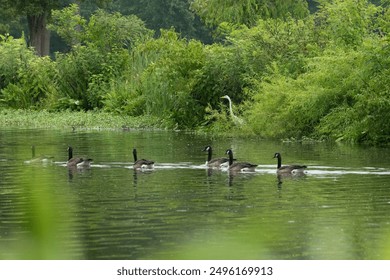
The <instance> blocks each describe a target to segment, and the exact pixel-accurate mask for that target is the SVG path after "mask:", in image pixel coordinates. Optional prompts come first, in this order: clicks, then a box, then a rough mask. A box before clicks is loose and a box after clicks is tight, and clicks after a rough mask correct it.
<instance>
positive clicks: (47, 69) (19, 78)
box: [0, 36, 56, 108]
mask: <svg viewBox="0 0 390 280" xmlns="http://www.w3.org/2000/svg"><path fill="white" fill-rule="evenodd" d="M0 53H1V54H2V55H1V56H0V57H1V58H0V69H1V73H2V74H1V82H0V85H1V88H0V89H1V95H0V97H1V102H2V103H3V104H5V105H7V106H9V107H12V108H30V107H42V106H44V105H45V99H46V97H47V96H48V95H50V94H55V93H56V88H55V85H54V84H53V80H54V77H55V73H56V68H55V63H53V62H52V61H51V60H50V58H48V57H38V56H36V55H35V53H34V51H33V50H31V49H28V48H27V47H26V46H25V44H24V43H23V39H16V40H15V39H13V38H12V37H7V38H6V37H4V36H3V37H2V40H1V44H0Z"/></svg>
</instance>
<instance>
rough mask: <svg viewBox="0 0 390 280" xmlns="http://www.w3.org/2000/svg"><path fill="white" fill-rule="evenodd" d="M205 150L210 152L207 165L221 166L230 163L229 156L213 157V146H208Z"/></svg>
mask: <svg viewBox="0 0 390 280" xmlns="http://www.w3.org/2000/svg"><path fill="white" fill-rule="evenodd" d="M203 152H208V155H207V161H206V165H207V166H208V167H213V168H220V167H227V166H228V165H229V159H228V158H214V159H211V157H212V155H213V149H212V148H211V146H206V147H205V148H204V149H203Z"/></svg>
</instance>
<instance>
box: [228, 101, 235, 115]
mask: <svg viewBox="0 0 390 280" xmlns="http://www.w3.org/2000/svg"><path fill="white" fill-rule="evenodd" d="M228 100H229V110H230V115H232V116H234V114H233V107H232V100H231V99H230V98H229V99H228Z"/></svg>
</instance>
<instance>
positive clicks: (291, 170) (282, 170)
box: [273, 153, 307, 175]
mask: <svg viewBox="0 0 390 280" xmlns="http://www.w3.org/2000/svg"><path fill="white" fill-rule="evenodd" d="M273 158H277V159H278V164H277V173H278V174H279V175H283V174H286V175H289V174H290V175H291V174H303V172H304V171H305V169H306V168H307V166H306V165H297V164H295V165H283V166H282V155H281V154H280V153H275V155H274V157H273Z"/></svg>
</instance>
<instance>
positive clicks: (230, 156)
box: [229, 151, 233, 166]
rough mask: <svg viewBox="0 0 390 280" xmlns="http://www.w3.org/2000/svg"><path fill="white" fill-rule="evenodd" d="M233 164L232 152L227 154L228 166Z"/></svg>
mask: <svg viewBox="0 0 390 280" xmlns="http://www.w3.org/2000/svg"><path fill="white" fill-rule="evenodd" d="M232 164H233V152H232V151H230V152H229V166H230V165H232Z"/></svg>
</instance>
